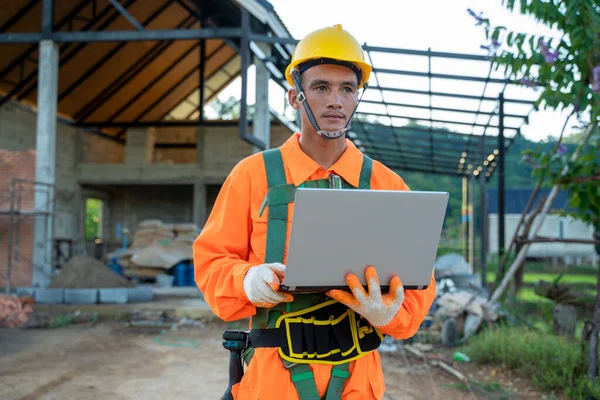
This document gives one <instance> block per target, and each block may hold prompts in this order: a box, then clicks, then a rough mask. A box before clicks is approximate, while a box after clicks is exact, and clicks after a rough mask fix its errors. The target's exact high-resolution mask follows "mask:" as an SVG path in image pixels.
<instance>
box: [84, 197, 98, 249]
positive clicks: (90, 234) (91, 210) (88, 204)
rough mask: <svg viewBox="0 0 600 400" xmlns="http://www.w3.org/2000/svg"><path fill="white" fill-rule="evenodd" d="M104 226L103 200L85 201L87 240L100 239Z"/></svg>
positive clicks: (90, 199)
mask: <svg viewBox="0 0 600 400" xmlns="http://www.w3.org/2000/svg"><path fill="white" fill-rule="evenodd" d="M101 226H102V200H99V199H92V198H89V199H86V201H85V238H86V239H87V240H92V239H94V238H96V237H99V234H100V231H101V229H102V228H101Z"/></svg>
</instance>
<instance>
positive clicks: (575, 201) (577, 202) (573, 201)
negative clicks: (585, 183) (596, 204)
mask: <svg viewBox="0 0 600 400" xmlns="http://www.w3.org/2000/svg"><path fill="white" fill-rule="evenodd" d="M570 203H571V207H573V208H578V207H579V205H580V204H581V198H580V197H579V193H573V197H571V202H570Z"/></svg>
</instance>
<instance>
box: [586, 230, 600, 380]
mask: <svg viewBox="0 0 600 400" xmlns="http://www.w3.org/2000/svg"><path fill="white" fill-rule="evenodd" d="M595 228H596V229H595V230H596V231H595V232H594V238H595V239H596V240H598V239H600V222H597V223H596V227H595ZM596 254H598V255H600V244H597V245H596ZM599 332H600V268H598V271H597V273H596V304H594V321H593V323H592V334H591V335H590V347H589V353H588V354H589V356H588V378H589V380H590V382H592V383H593V382H594V381H595V380H596V378H597V377H598V333H599Z"/></svg>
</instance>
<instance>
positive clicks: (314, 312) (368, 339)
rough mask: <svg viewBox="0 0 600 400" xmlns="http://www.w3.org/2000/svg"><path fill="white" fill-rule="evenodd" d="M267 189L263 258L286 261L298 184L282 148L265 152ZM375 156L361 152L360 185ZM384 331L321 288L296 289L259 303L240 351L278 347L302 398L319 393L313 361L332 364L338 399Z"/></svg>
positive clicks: (339, 183)
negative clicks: (285, 297)
mask: <svg viewBox="0 0 600 400" xmlns="http://www.w3.org/2000/svg"><path fill="white" fill-rule="evenodd" d="M263 157H264V162H265V168H266V172H267V182H268V187H269V189H268V192H267V194H266V196H265V199H264V201H263V204H262V207H261V210H260V211H259V212H260V213H261V214H262V212H263V211H264V209H265V208H266V207H268V209H269V215H268V225H267V239H266V252H265V262H266V263H272V262H283V259H284V249H285V243H286V233H287V221H288V204H289V203H292V202H293V201H294V196H295V192H296V189H297V188H296V187H295V186H294V185H293V184H288V183H287V181H286V176H285V169H284V166H283V160H282V158H281V152H280V150H279V149H278V148H276V149H270V150H266V151H264V152H263ZM371 166H372V160H371V159H370V158H369V157H367V156H366V155H363V164H362V170H361V173H360V181H359V186H358V189H370V180H371ZM300 187H305V188H334V189H335V188H345V189H351V188H354V187H353V186H352V185H350V184H349V183H347V182H346V181H344V180H343V179H342V178H341V177H339V176H337V175H334V174H332V175H330V177H329V179H319V180H312V181H307V182H304V183H303V184H302V185H300ZM383 339H384V336H383V334H382V333H381V332H380V331H379V330H378V329H377V328H375V327H373V326H372V325H371V324H370V323H369V322H368V321H367V320H366V319H364V318H363V317H362V316H360V315H359V314H356V313H355V312H354V311H353V310H351V309H349V308H348V307H346V306H345V305H343V304H341V303H339V302H337V301H336V300H331V299H328V298H327V297H326V296H325V295H324V294H321V293H304V294H298V293H295V294H294V301H293V302H292V303H282V304H279V305H277V306H275V307H273V308H269V309H267V308H258V309H257V313H256V315H254V316H253V317H252V329H251V331H250V334H249V343H250V347H248V348H247V349H245V350H244V352H243V353H242V357H243V358H244V360H245V361H246V363H249V362H250V360H251V358H252V355H253V353H254V349H255V348H257V347H273V348H277V349H278V352H279V355H280V357H281V359H282V362H283V365H284V366H285V368H286V369H288V370H289V371H290V377H291V380H292V382H293V383H294V385H295V387H296V390H297V392H298V396H299V398H300V400H314V399H319V395H318V390H317V386H316V384H315V380H314V375H313V373H312V370H311V369H310V366H309V364H311V363H321V364H331V365H333V368H332V371H331V378H330V381H329V385H328V388H327V393H326V397H325V400H339V399H340V398H341V395H342V391H343V389H344V384H345V382H346V380H347V379H348V377H349V376H350V373H349V372H348V368H349V363H350V361H352V360H355V359H358V358H360V357H362V356H364V355H365V354H368V353H369V352H371V351H373V350H375V349H377V348H378V347H379V345H380V344H381V342H382V341H383Z"/></svg>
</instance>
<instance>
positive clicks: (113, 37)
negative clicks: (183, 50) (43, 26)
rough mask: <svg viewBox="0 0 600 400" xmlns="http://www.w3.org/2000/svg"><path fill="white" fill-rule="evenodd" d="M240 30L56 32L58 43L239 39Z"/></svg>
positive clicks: (55, 39) (55, 38) (55, 36)
mask: <svg viewBox="0 0 600 400" xmlns="http://www.w3.org/2000/svg"><path fill="white" fill-rule="evenodd" d="M240 34H241V30H240V28H200V29H185V30H184V29H146V30H144V31H97V32H56V33H54V34H53V35H52V39H53V40H54V41H56V42H135V41H142V42H146V41H154V40H197V39H223V38H237V37H239V36H240Z"/></svg>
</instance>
